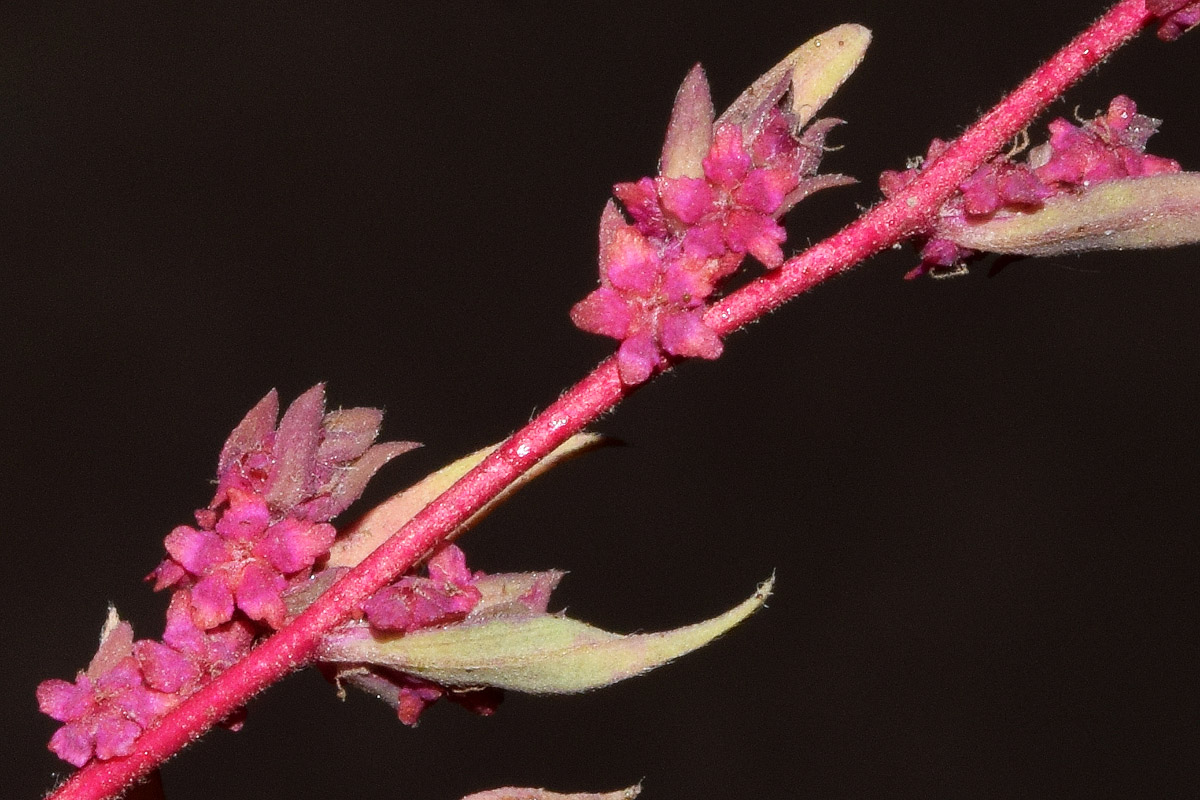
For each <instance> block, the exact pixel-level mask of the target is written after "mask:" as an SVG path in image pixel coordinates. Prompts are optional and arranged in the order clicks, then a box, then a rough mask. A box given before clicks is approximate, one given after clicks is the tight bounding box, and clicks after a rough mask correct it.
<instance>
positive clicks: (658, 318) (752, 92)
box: [571, 25, 870, 385]
mask: <svg viewBox="0 0 1200 800" xmlns="http://www.w3.org/2000/svg"><path fill="white" fill-rule="evenodd" d="M869 41H870V32H869V31H867V29H866V28H863V27H861V26H858V25H842V26H840V27H837V28H834V29H833V30H831V31H828V32H826V33H824V34H822V35H821V36H818V37H816V38H814V39H812V40H811V41H809V42H807V43H805V44H804V45H802V46H801V47H799V48H797V49H796V50H794V51H793V52H792V53H790V54H789V55H788V56H787V57H786V58H785V59H783V60H782V61H780V62H779V63H778V64H777V65H775V67H773V68H772V69H771V70H769V71H768V72H767V73H766V74H765V75H763V76H762V77H761V78H759V79H758V80H757V81H755V83H754V85H752V86H751V87H750V88H749V89H747V90H746V91H745V92H743V93H742V95H741V96H740V97H738V99H737V100H735V101H734V102H733V104H732V105H731V106H730V107H729V109H728V110H726V111H725V113H724V114H722V115H721V116H720V118H718V119H716V120H715V121H714V119H713V113H714V112H713V106H712V96H711V93H710V91H709V88H708V81H707V79H706V78H705V75H704V70H703V69H702V68H701V67H700V66H699V65H696V66H695V67H693V68H692V70H691V71H690V72H689V73H688V75H687V77H686V78H685V79H684V81H683V85H682V86H680V88H679V91H678V93H677V94H676V96H675V105H674V107H673V109H672V112H671V121H670V123H669V124H668V126H667V135H666V140H665V142H664V144H663V152H662V158H661V160H660V162H659V174H658V176H657V177H654V178H642V179H641V180H639V181H636V182H633V183H620V184H617V185H616V186H615V187H613V194H614V195H615V197H616V199H617V200H618V201H619V202H620V205H621V208H622V209H623V210H624V214H622V213H621V209H618V207H617V205H616V204H614V203H613V202H612V201H610V202H609V203H608V204H607V205H606V206H605V208H604V212H603V213H602V214H601V217H600V257H599V262H600V286H599V287H598V288H597V289H596V290H595V291H593V292H592V293H591V294H589V295H588V296H587V297H585V298H584V299H583V300H581V301H580V302H579V303H577V304H576V305H575V307H574V308H573V309H571V319H572V321H573V322H574V323H575V325H576V326H577V327H579V328H581V329H583V330H585V331H588V332H590V333H598V334H601V335H603V336H609V337H612V338H614V339H619V340H620V341H621V345H620V347H619V348H618V350H617V365H618V368H619V371H620V375H621V380H622V381H623V382H624V383H625V384H628V385H634V384H638V383H642V382H643V381H645V380H647V379H648V378H649V377H650V376H651V375H653V374H654V372H655V371H657V370H659V369H662V368H663V367H665V366H666V365H667V363H668V362H669V360H670V359H672V358H692V357H698V358H705V359H714V358H716V357H717V356H719V355H720V354H721V351H722V349H723V345H722V343H721V339H720V337H719V336H717V334H716V332H715V331H713V330H712V329H711V328H709V327H708V326H707V325H706V324H705V322H704V312H705V311H706V310H707V308H708V305H709V300H710V298H711V296H712V295H713V294H714V293H715V292H716V291H717V289H718V286H719V285H720V283H721V282H722V281H723V280H724V279H725V278H728V277H729V276H730V275H732V274H733V273H734V272H736V271H737V269H738V267H739V266H740V265H741V263H742V261H743V260H744V259H745V257H746V256H747V255H751V256H753V257H754V258H755V259H757V260H758V261H759V262H760V263H762V264H763V266H765V267H766V268H767V269H774V268H776V267H778V266H779V265H780V264H782V263H783V260H784V256H783V248H782V245H783V243H784V241H785V240H786V238H787V232H786V231H785V230H784V228H783V226H782V225H781V224H780V223H779V219H780V218H781V217H782V216H783V215H784V214H785V213H787V211H788V210H789V209H791V208H792V206H794V205H795V204H796V203H797V202H799V201H800V200H801V199H803V198H805V197H807V196H808V195H810V194H812V193H813V192H815V191H819V190H821V189H826V188H830V187H832V186H840V185H843V184H845V183H850V182H852V181H851V180H850V179H849V178H845V177H843V176H840V175H825V176H818V175H817V174H816V173H817V168H818V167H819V166H820V162H821V156H822V154H823V152H824V144H825V137H826V135H827V134H828V133H829V131H830V130H831V129H832V128H833V127H834V126H836V125H837V124H838V121H837V120H817V121H815V122H812V124H809V123H810V121H812V120H813V117H814V116H815V114H816V112H817V111H818V110H819V109H820V108H821V106H823V105H824V104H825V102H826V101H827V100H828V99H829V98H830V97H831V96H832V94H833V93H834V92H835V91H836V90H837V88H838V87H839V86H841V84H842V83H843V82H844V81H845V80H846V78H847V77H848V76H849V75H850V73H851V72H853V71H854V68H855V67H857V66H858V63H859V62H860V61H861V60H862V57H863V53H864V52H865V50H866V46H867V43H868V42H869ZM789 90H790V102H786V103H785V102H783V101H784V100H785V95H787V94H788V92H789ZM806 126H807V127H806ZM625 215H628V217H629V219H628V220H627V219H626V216H625Z"/></svg>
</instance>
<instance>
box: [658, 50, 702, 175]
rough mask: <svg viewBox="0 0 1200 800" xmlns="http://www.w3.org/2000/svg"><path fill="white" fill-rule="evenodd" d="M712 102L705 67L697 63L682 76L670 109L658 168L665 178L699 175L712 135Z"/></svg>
mask: <svg viewBox="0 0 1200 800" xmlns="http://www.w3.org/2000/svg"><path fill="white" fill-rule="evenodd" d="M713 115H714V112H713V102H712V94H711V93H710V91H709V88H708V79H707V78H706V77H704V69H703V68H702V67H701V66H700V65H699V64H697V65H696V66H694V67H692V70H691V72H689V73H688V74H687V77H686V78H684V79H683V85H682V86H680V87H679V91H678V92H677V93H676V95H675V106H674V107H673V108H672V109H671V121H670V123H669V124H668V125H667V139H666V141H665V142H664V143H663V151H662V163H661V164H660V169H659V172H661V173H662V175H663V176H664V177H667V178H681V177H686V178H702V177H704V167H703V166H702V165H701V163H700V162H701V161H703V160H704V157H705V156H706V155H708V148H709V147H711V146H712V136H713Z"/></svg>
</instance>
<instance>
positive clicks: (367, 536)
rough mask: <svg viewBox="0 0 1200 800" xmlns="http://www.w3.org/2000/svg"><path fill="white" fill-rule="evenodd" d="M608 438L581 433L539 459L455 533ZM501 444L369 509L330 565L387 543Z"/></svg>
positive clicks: (347, 563)
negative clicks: (534, 481)
mask: <svg viewBox="0 0 1200 800" xmlns="http://www.w3.org/2000/svg"><path fill="white" fill-rule="evenodd" d="M604 441H606V440H605V439H604V437H602V436H600V435H599V434H594V433H577V434H575V435H574V436H572V437H571V438H570V439H568V440H567V441H565V442H563V443H562V444H561V445H559V446H558V448H557V449H555V450H554V451H553V452H552V453H550V455H548V456H546V457H545V458H543V459H542V460H541V461H539V462H538V463H537V464H536V465H534V467H533V468H532V469H530V470H529V471H528V472H526V473H525V474H524V475H522V476H521V477H520V478H518V479H517V480H515V481H514V482H513V483H512V484H511V485H510V486H509V487H508V488H506V489H505V490H504V491H503V492H501V493H500V494H499V495H497V496H496V497H494V498H493V499H492V500H491V501H490V502H489V503H488V504H487V505H485V506H484V507H483V508H481V509H479V511H476V512H475V514H474V515H472V516H471V518H470V519H468V520H467V521H466V522H464V523H463V524H462V525H461V526H460V527H459V529H458V530H457V531H455V533H454V536H452V537H451V538H454V537H457V536H458V535H460V534H461V533H462V532H464V531H466V530H467V529H468V528H470V527H471V526H472V525H475V524H476V523H477V522H479V521H480V520H481V519H483V518H484V517H485V516H487V515H488V514H489V513H490V512H491V511H492V510H493V509H494V508H495V507H496V506H498V505H500V504H501V503H503V502H504V501H505V500H507V499H508V498H509V497H510V496H511V495H512V493H513V492H515V491H517V490H518V489H520V488H521V487H522V486H524V485H525V484H526V483H528V482H529V481H531V480H533V479H534V478H536V477H538V476H539V475H542V474H543V473H545V472H546V471H547V470H549V469H551V468H552V467H555V466H557V465H558V464H561V463H562V462H564V461H566V460H568V459H570V458H571V457H573V456H576V455H578V454H580V453H583V452H585V451H587V450H590V449H592V448H593V447H596V446H598V445H600V444H602V443H603V442H604ZM499 446H500V445H499V444H494V445H492V446H490V447H485V448H483V449H482V450H476V451H475V452H474V453H471V454H470V455H468V456H463V457H462V458H460V459H458V460H457V461H455V462H453V463H451V464H448V465H446V466H445V467H442V468H441V469H439V470H438V471H437V472H434V473H431V474H430V475H427V476H426V477H425V478H423V479H421V480H420V481H419V482H417V483H416V484H414V485H412V486H410V487H409V488H407V489H405V490H404V491H402V492H399V493H398V494H395V495H393V496H392V497H391V498H389V499H388V500H385V501H384V502H383V503H381V504H380V505H378V506H376V507H375V508H373V509H371V510H370V511H368V512H367V513H366V514H365V515H364V516H363V517H362V518H361V519H359V520H358V521H357V522H355V523H354V524H353V525H351V526H350V527H348V528H347V529H346V530H345V532H344V535H343V537H342V538H340V539H339V540H338V541H337V542H335V543H334V545H333V548H332V549H331V550H330V551H329V560H328V561H327V562H326V565H325V566H326V567H353V566H355V565H357V564H358V563H359V562H360V561H362V560H363V559H364V558H366V557H367V556H368V555H370V554H371V552H372V551H374V550H375V548H376V547H378V546H379V545H381V544H383V543H384V542H385V541H387V539H388V538H389V537H390V536H391V535H392V534H394V533H395V532H396V531H398V530H400V528H402V527H403V526H404V524H405V523H406V522H408V521H409V520H410V519H412V518H413V517H414V516H416V514H417V513H418V512H419V511H420V510H421V509H423V508H424V507H425V506H427V505H429V504H430V503H431V502H433V501H434V500H435V499H437V497H438V496H439V495H440V494H442V492H444V491H446V490H447V489H449V488H450V487H451V486H452V485H453V484H454V483H455V481H457V480H458V479H459V478H461V477H462V476H463V475H466V474H467V473H468V472H470V471H471V470H472V469H473V468H474V467H475V466H476V465H477V464H479V462H481V461H483V460H484V459H485V458H487V457H488V456H489V455H491V453H492V451H494V450H495V449H496V448H497V447H499Z"/></svg>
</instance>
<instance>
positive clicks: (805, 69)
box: [792, 25, 871, 127]
mask: <svg viewBox="0 0 1200 800" xmlns="http://www.w3.org/2000/svg"><path fill="white" fill-rule="evenodd" d="M870 43H871V31H869V30H868V29H866V28H864V27H863V26H862V25H839V26H837V27H836V28H831V29H830V30H828V31H826V32H825V33H822V34H821V35H820V36H817V37H815V38H813V39H810V40H809V41H807V42H805V43H804V44H802V45H800V49H799V50H798V51H797V52H798V53H799V55H798V56H797V58H796V66H795V68H793V69H792V114H794V115H795V117H796V122H795V124H796V127H803V126H804V125H807V124H808V121H809V120H810V119H812V118H813V117H814V116H816V114H817V112H818V111H820V110H821V107H822V106H824V105H825V104H826V103H828V102H829V98H831V97H833V95H834V93H835V92H837V90H838V89H840V88H841V86H842V84H843V83H845V82H846V79H847V78H849V77H850V75H851V74H852V73H853V72H854V70H856V69H858V65H859V64H861V63H862V60H863V56H865V55H866V53H867V45H869V44H870Z"/></svg>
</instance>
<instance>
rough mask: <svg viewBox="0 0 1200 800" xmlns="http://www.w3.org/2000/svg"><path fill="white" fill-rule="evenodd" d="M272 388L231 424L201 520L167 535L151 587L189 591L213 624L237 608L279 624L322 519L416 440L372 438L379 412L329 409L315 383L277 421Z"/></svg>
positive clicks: (318, 552) (198, 616) (325, 535)
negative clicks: (379, 440) (164, 556)
mask: <svg viewBox="0 0 1200 800" xmlns="http://www.w3.org/2000/svg"><path fill="white" fill-rule="evenodd" d="M278 408H279V401H278V397H277V395H276V394H275V392H274V391H272V392H271V393H269V394H268V395H267V396H266V397H264V398H263V399H262V400H261V401H260V402H259V403H258V405H256V406H255V407H254V408H253V409H251V411H250V413H248V414H247V415H246V417H245V419H243V420H242V422H241V423H240V424H239V425H238V426H237V428H236V429H234V431H233V433H232V434H231V435H230V436H229V439H228V440H227V441H226V442H225V446H224V447H223V448H222V450H221V457H220V459H219V461H218V465H217V492H216V496H215V497H214V498H213V501H212V502H211V503H210V504H209V505H208V507H207V508H204V509H201V510H199V511H197V512H196V521H197V523H198V524H199V527H196V528H192V527H188V526H180V527H178V528H176V529H175V530H173V531H171V533H170V535H168V536H167V539H166V547H167V553H168V555H169V556H170V557H169V558H168V559H167V560H166V561H164V562H163V563H162V564H160V565H159V567H158V568H157V569H156V570H155V571H154V578H155V588H156V589H163V588H166V587H168V586H178V587H180V588H181V589H184V590H186V591H187V592H188V593H189V601H190V605H191V610H192V614H193V618H194V620H195V622H196V624H197V625H198V626H199V627H201V628H203V629H206V630H207V629H209V628H214V627H216V626H218V625H222V624H224V623H227V622H229V621H230V620H232V619H233V618H234V613H235V611H238V610H240V611H241V612H242V613H244V614H245V615H246V616H247V617H249V618H250V619H252V620H256V621H259V622H263V623H265V624H267V625H269V626H270V627H272V628H279V627H281V626H282V625H283V623H284V620H285V619H286V617H287V609H286V607H285V605H284V602H283V598H282V595H283V592H284V591H286V590H287V588H288V587H289V586H291V585H294V584H295V583H297V582H299V581H302V580H305V579H307V578H308V576H309V574H310V572H311V568H312V566H313V564H314V563H315V562H316V560H317V559H319V558H321V557H322V556H324V555H325V554H326V553H327V552H328V551H329V547H330V545H332V544H333V540H334V537H335V536H336V534H337V531H336V530H335V529H334V528H333V526H332V525H329V524H328V522H327V521H328V520H329V519H331V518H332V517H333V516H334V515H336V514H337V513H339V512H341V511H342V510H344V509H345V508H346V507H347V506H349V505H350V504H351V503H352V502H354V500H356V499H357V498H358V496H359V495H360V494H362V491H363V489H364V488H365V487H366V483H367V481H368V480H369V479H370V478H371V476H372V475H373V474H374V473H375V471H376V470H378V469H379V468H380V467H381V466H383V464H385V463H386V462H387V461H389V460H390V459H392V458H393V457H395V456H397V455H399V454H400V453H402V452H405V451H407V450H410V449H412V448H413V447H415V446H416V445H414V444H412V443H410V442H389V443H387V444H380V445H374V446H372V443H373V442H374V441H375V436H376V435H377V434H378V432H379V424H380V422H381V421H382V417H383V414H382V412H380V411H378V410H376V409H372V408H352V409H349V410H341V411H334V412H331V413H329V414H326V413H325V389H324V386H322V385H320V384H318V385H317V386H314V387H313V388H312V389H309V390H308V391H307V392H305V393H304V394H302V395H301V396H300V397H299V398H297V399H296V401H295V402H293V403H292V405H291V406H290V407H289V408H288V409H287V411H286V412H284V415H283V418H282V419H281V420H280V421H279V426H278V428H276V425H275V417H276V415H277V413H278Z"/></svg>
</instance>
